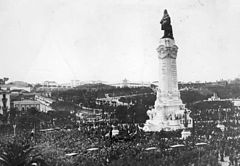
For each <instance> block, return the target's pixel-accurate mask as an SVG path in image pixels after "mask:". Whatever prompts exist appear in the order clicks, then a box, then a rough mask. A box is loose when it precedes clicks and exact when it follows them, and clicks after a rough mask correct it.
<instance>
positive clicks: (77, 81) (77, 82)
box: [71, 80, 81, 88]
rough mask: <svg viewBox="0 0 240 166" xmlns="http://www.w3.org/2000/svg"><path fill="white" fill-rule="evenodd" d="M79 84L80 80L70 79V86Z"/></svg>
mask: <svg viewBox="0 0 240 166" xmlns="http://www.w3.org/2000/svg"><path fill="white" fill-rule="evenodd" d="M79 85H81V81H80V80H71V87H72V88H74V87H77V86H79Z"/></svg>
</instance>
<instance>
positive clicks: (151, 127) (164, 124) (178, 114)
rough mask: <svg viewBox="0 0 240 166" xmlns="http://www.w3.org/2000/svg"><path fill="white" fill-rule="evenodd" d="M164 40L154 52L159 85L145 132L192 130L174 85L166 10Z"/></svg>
mask: <svg viewBox="0 0 240 166" xmlns="http://www.w3.org/2000/svg"><path fill="white" fill-rule="evenodd" d="M160 23H161V29H162V30H164V36H163V37H162V38H161V39H160V45H159V47H158V48H157V52H158V60H159V83H158V84H159V85H158V89H157V97H156V101H155V105H154V108H153V109H152V110H148V111H147V114H148V116H149V119H148V120H147V121H146V123H145V125H144V128H143V129H144V130H145V131H161V130H164V131H171V130H177V129H185V128H187V127H192V119H191V118H190V116H189V114H190V110H187V109H186V108H185V105H184V104H183V103H182V100H181V98H180V92H179V90H178V81H177V66H176V59H177V52H178V47H177V46H176V44H175V41H174V37H173V32H172V25H171V18H170V17H169V15H168V12H167V10H164V16H163V18H162V20H161V22H160Z"/></svg>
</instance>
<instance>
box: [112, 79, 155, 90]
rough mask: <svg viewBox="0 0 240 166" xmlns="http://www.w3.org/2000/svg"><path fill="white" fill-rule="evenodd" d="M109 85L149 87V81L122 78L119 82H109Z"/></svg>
mask: <svg viewBox="0 0 240 166" xmlns="http://www.w3.org/2000/svg"><path fill="white" fill-rule="evenodd" d="M109 85H111V86H115V87H120V88H123V87H130V88H134V87H150V86H151V83H149V82H130V81H129V80H127V79H124V80H123V81H122V82H121V83H114V84H109Z"/></svg>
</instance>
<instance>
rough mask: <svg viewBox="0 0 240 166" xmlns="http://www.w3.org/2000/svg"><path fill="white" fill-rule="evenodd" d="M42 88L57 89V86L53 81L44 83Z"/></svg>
mask: <svg viewBox="0 0 240 166" xmlns="http://www.w3.org/2000/svg"><path fill="white" fill-rule="evenodd" d="M43 86H44V87H49V88H56V87H58V84H57V83H56V82H55V81H44V82H43Z"/></svg>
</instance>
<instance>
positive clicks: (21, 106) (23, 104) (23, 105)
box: [13, 100, 41, 111]
mask: <svg viewBox="0 0 240 166" xmlns="http://www.w3.org/2000/svg"><path fill="white" fill-rule="evenodd" d="M40 104H41V103H40V102H39V101H35V100H21V101H14V102H13V106H14V107H15V108H18V110H19V111H25V110H27V109H29V108H36V109H37V110H38V111H40Z"/></svg>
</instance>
